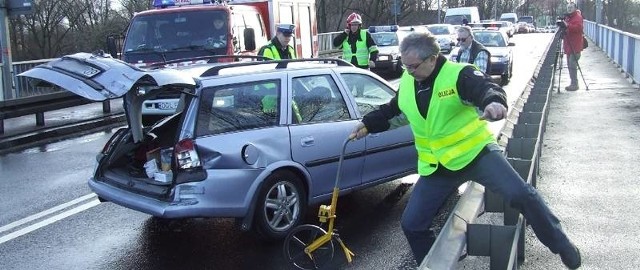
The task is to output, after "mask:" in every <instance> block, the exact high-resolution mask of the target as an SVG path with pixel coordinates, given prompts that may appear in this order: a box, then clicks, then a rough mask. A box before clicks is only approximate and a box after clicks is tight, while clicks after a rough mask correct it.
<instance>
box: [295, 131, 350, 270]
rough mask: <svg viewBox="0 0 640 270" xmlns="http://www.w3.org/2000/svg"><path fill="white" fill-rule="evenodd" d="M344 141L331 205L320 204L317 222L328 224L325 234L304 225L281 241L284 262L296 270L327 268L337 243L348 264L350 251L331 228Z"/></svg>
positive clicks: (315, 228)
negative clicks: (282, 243)
mask: <svg viewBox="0 0 640 270" xmlns="http://www.w3.org/2000/svg"><path fill="white" fill-rule="evenodd" d="M349 141H350V139H347V140H345V141H344V143H343V144H342V152H341V154H340V159H339V160H338V172H337V173H336V174H337V176H336V182H335V185H334V187H333V194H332V196H331V204H330V205H321V206H320V209H319V210H318V218H319V219H320V223H322V224H325V223H326V224H327V230H326V231H325V230H324V229H323V228H321V227H320V226H316V225H311V224H304V225H300V226H298V227H296V228H294V229H293V230H291V232H290V233H289V234H288V235H287V237H286V238H285V240H284V255H285V257H286V259H287V260H288V261H289V263H291V264H292V265H293V266H295V267H296V268H298V269H320V268H322V267H324V266H326V265H327V264H328V263H329V262H331V260H332V259H333V254H334V246H333V245H334V242H337V243H338V244H339V245H340V247H341V248H342V251H343V252H344V256H345V257H346V258H347V262H349V263H350V262H351V261H352V257H353V256H354V254H353V252H351V250H349V248H347V246H346V245H345V244H344V242H342V239H340V235H339V234H338V232H337V230H336V229H334V222H335V219H336V208H337V206H338V195H339V193H340V186H339V184H340V176H341V171H342V163H343V161H344V156H345V152H346V148H347V143H349Z"/></svg>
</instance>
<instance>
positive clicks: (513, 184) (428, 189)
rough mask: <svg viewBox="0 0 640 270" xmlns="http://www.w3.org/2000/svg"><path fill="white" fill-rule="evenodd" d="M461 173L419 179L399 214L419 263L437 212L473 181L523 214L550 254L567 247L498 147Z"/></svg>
mask: <svg viewBox="0 0 640 270" xmlns="http://www.w3.org/2000/svg"><path fill="white" fill-rule="evenodd" d="M487 147H489V149H491V151H488V152H487V153H485V154H484V155H482V156H481V157H479V158H478V159H477V160H476V161H475V162H474V163H472V164H471V165H469V166H468V167H467V168H464V169H463V170H462V171H460V172H454V173H451V174H442V173H439V174H432V175H429V176H421V177H420V178H419V179H418V182H417V183H416V184H415V186H414V188H413V191H412V193H411V197H410V198H409V202H408V203H407V206H406V208H405V210H404V213H403V214H402V221H401V225H402V230H403V231H404V234H405V236H406V237H407V240H408V242H409V246H410V247H411V250H412V251H413V256H414V258H415V259H416V262H417V263H418V264H420V263H421V262H422V260H423V259H424V257H425V256H426V255H427V253H428V252H429V249H431V245H433V242H434V240H435V238H434V235H433V232H432V231H430V229H429V228H430V227H431V223H432V221H433V218H434V217H435V215H436V214H437V213H438V210H439V209H440V207H441V206H442V204H443V203H444V202H445V200H446V199H447V198H448V196H449V195H450V194H451V193H452V192H453V191H454V190H456V189H457V188H458V187H459V186H460V185H461V184H462V183H464V182H466V181H467V180H473V181H475V182H477V183H480V184H482V185H483V186H485V188H487V189H489V190H491V191H493V192H495V193H498V194H501V195H502V196H503V198H504V199H505V200H506V201H507V202H509V203H510V205H511V206H512V207H514V208H516V209H519V210H520V212H521V213H522V214H523V215H524V217H525V219H526V220H527V223H528V224H529V225H531V228H532V229H533V231H534V232H535V234H536V236H537V237H538V239H539V240H540V242H542V243H543V244H544V245H545V246H547V247H548V248H549V249H550V250H551V252H553V253H558V252H560V251H561V250H563V249H565V248H567V247H568V246H569V245H570V242H569V239H568V238H567V236H566V235H565V233H564V231H563V230H562V227H561V226H560V221H559V220H558V218H557V217H556V216H555V215H554V214H553V213H552V212H551V210H550V209H549V208H548V207H547V204H546V203H545V202H544V200H543V199H542V198H541V197H540V195H539V194H538V192H537V191H536V189H535V188H533V187H532V186H531V185H529V184H527V183H525V182H524V181H523V180H522V178H521V177H520V175H518V173H517V172H516V171H515V170H514V169H513V168H512V167H511V165H510V164H509V163H508V162H507V160H506V158H505V157H504V155H503V154H502V152H501V151H500V149H499V147H498V146H497V145H489V146H487Z"/></svg>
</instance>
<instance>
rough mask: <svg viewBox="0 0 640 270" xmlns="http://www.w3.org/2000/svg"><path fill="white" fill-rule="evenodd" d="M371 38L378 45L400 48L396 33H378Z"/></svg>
mask: <svg viewBox="0 0 640 270" xmlns="http://www.w3.org/2000/svg"><path fill="white" fill-rule="evenodd" d="M371 37H373V41H375V42H376V45H378V46H380V47H383V46H398V44H399V43H398V42H399V41H398V35H396V33H395V32H378V33H372V34H371Z"/></svg>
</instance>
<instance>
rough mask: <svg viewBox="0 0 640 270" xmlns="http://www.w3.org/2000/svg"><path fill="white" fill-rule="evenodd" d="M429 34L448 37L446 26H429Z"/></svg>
mask: <svg viewBox="0 0 640 270" xmlns="http://www.w3.org/2000/svg"><path fill="white" fill-rule="evenodd" d="M428 28H429V32H431V34H434V35H450V34H451V32H449V27H448V26H429V27H428Z"/></svg>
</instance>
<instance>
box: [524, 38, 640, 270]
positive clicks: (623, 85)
mask: <svg viewBox="0 0 640 270" xmlns="http://www.w3.org/2000/svg"><path fill="white" fill-rule="evenodd" d="M564 59H565V61H566V57H564ZM579 65H580V67H581V70H582V73H583V75H584V79H585V80H586V83H587V84H588V86H589V90H588V91H587V90H586V87H585V85H584V82H583V81H582V78H581V77H580V72H578V77H579V79H580V89H579V90H578V91H575V92H567V91H565V90H564V87H565V86H567V85H569V73H568V70H567V69H566V63H565V64H564V65H563V66H564V70H562V73H561V82H560V86H561V88H560V89H561V90H560V92H559V93H558V92H557V86H556V88H555V89H553V93H552V97H551V99H550V104H549V116H548V122H547V125H546V132H545V135H544V140H543V141H542V143H543V147H542V152H541V153H542V155H541V159H540V175H539V177H538V182H537V188H538V190H539V191H540V193H541V195H542V196H543V198H545V200H546V201H547V203H548V205H549V207H550V208H551V209H552V210H553V211H554V213H555V214H556V216H558V218H559V219H560V220H561V222H562V225H563V228H564V229H565V231H566V233H567V234H568V235H569V237H570V238H571V239H572V240H573V241H574V243H575V244H576V245H577V246H578V247H579V249H580V251H581V253H582V268H581V269H639V268H640V256H639V255H640V244H639V243H638V239H637V237H638V235H640V220H638V218H637V217H638V216H639V215H640V209H638V207H637V206H638V205H640V189H639V188H638V186H637V181H638V175H640V166H638V165H639V164H640V125H639V123H640V91H639V90H638V85H636V84H631V83H630V80H628V79H626V78H625V77H624V74H622V73H620V72H619V71H618V69H617V68H616V67H615V66H614V63H613V62H610V61H609V59H608V57H607V56H606V54H605V53H604V52H602V50H600V48H598V47H596V46H595V45H594V44H593V43H592V44H590V46H589V48H587V49H586V50H585V51H583V53H582V58H581V59H580V61H579ZM556 80H557V77H556ZM525 252H526V253H525V254H526V260H525V262H524V264H522V265H521V266H520V267H519V268H520V269H531V270H533V269H536V270H537V269H564V266H563V265H562V262H561V261H560V257H559V256H556V255H552V254H551V253H550V251H549V250H548V249H547V248H546V247H545V246H543V245H542V244H541V243H540V242H539V241H538V240H537V238H535V235H534V233H533V231H532V230H531V228H530V227H528V228H527V239H526V247H525Z"/></svg>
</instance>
